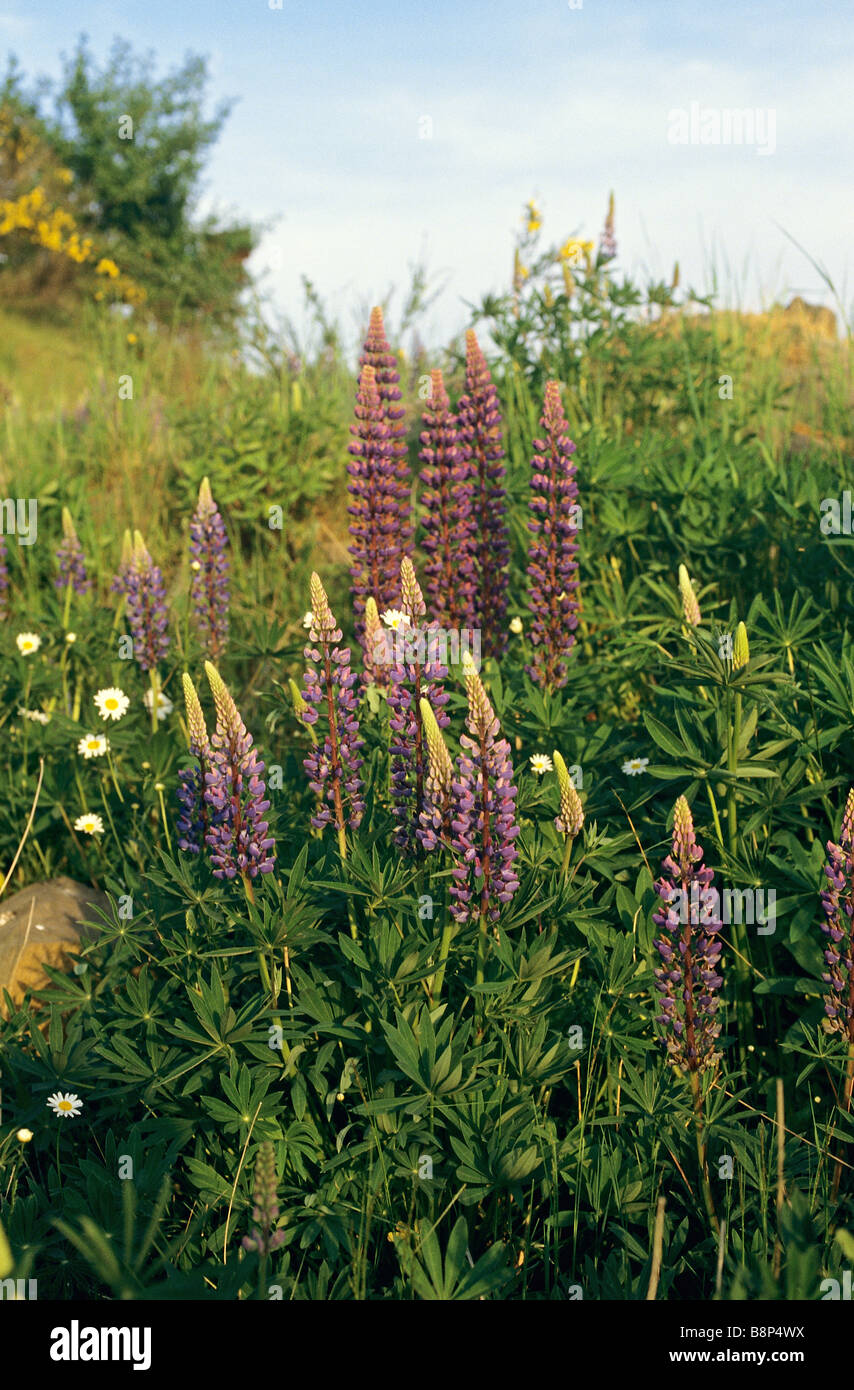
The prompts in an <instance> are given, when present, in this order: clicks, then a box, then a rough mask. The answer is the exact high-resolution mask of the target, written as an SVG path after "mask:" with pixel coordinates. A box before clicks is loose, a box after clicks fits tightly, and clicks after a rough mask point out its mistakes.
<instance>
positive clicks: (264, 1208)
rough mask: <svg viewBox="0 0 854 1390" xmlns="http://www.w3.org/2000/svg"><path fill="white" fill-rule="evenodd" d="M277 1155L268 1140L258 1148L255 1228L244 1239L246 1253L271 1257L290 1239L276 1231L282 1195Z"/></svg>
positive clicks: (253, 1211)
mask: <svg viewBox="0 0 854 1390" xmlns="http://www.w3.org/2000/svg"><path fill="white" fill-rule="evenodd" d="M276 1186H277V1185H276V1154H275V1150H274V1148H273V1145H272V1143H271V1142H270V1140H269V1139H265V1140H264V1142H263V1143H262V1144H259V1146H258V1156H257V1158H256V1159H255V1187H254V1190H253V1193H252V1196H253V1198H254V1203H255V1205H254V1207H253V1210H252V1220H253V1221H254V1222H255V1225H254V1226H253V1228H252V1234H251V1235H248V1236H244V1237H243V1240H242V1241H241V1244H242V1246H243V1249H244V1250H247V1251H253V1252H257V1253H258V1254H259V1255H269V1254H270V1253H271V1252H272V1251H273V1250H278V1248H279V1246H280V1245H281V1244H282V1243H283V1241H284V1240H285V1239H286V1238H287V1232H286V1231H284V1230H277V1229H276V1222H277V1221H278V1219H279V1194H278V1192H277V1190H276Z"/></svg>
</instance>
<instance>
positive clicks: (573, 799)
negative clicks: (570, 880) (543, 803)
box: [552, 749, 584, 876]
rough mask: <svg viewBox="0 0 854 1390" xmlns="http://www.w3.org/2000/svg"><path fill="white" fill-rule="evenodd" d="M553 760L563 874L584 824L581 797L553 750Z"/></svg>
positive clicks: (556, 823)
mask: <svg viewBox="0 0 854 1390" xmlns="http://www.w3.org/2000/svg"><path fill="white" fill-rule="evenodd" d="M552 756H553V759H554V767H555V772H556V773H557V784H558V790H559V792H560V814H559V815H558V816H557V817H556V818H555V826H556V827H557V829H558V830H559V831H560V833H561V835H563V836H565V841H566V842H565V846H564V854H563V873H564V876H566V871H567V869H568V867H569V856H570V854H571V853H572V842H573V840H574V839H575V837H576V835H578V834H580V832H581V827H582V826H583V824H584V809H583V807H582V805H581V797H580V796H579V795H578V792H577V790H576V787H575V783H574V782H573V780H572V778H571V777H570V775H569V769H568V768H567V766H566V763H565V762H564V760H563V756H562V754H560V753H559V752H558V751H557V749H555V751H554V754H553V755H552Z"/></svg>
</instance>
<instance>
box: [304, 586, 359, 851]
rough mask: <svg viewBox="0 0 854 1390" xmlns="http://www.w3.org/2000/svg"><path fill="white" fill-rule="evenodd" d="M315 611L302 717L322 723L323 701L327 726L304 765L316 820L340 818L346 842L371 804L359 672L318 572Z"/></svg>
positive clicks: (313, 598) (306, 721)
mask: <svg viewBox="0 0 854 1390" xmlns="http://www.w3.org/2000/svg"><path fill="white" fill-rule="evenodd" d="M311 615H312V621H311V627H310V629H309V634H308V635H309V645H308V646H307V647H306V648H305V659H306V661H307V662H309V663H310V665H309V667H308V670H307V671H306V673H305V689H304V690H303V692H302V696H303V699H304V700H305V702H306V704H307V705H308V706H309V708H308V709H307V710H304V711H301V712H300V714H299V718H300V719H301V720H302V722H303V723H304V724H307V725H309V726H311V725H314V724H316V723H317V720H318V716H319V714H320V709H319V708H318V706H321V705H322V706H323V707H324V710H323V712H324V723H325V725H326V727H325V730H323V729H321V730H320V733H319V734H318V739H317V743H316V744H315V746H314V747H313V748H312V750H311V753H310V755H309V756H308V757H307V758H306V759H305V760H304V762H303V767H304V768H305V770H306V772H307V773H308V776H309V786H310V787H311V789H312V791H314V792H316V793H317V795H318V797H319V798H320V805H319V807H318V810H317V812H316V814H315V815H314V816H312V819H311V823H312V825H314V826H316V827H317V828H318V829H319V828H320V827H322V826H324V825H328V824H330V822H332V823H334V825H335V828H336V830H337V832H338V835H339V842H340V841H341V837H343V835H344V829H345V825H350V826H351V827H352V828H353V829H354V830H355V829H356V828H357V827H358V825H359V823H360V821H361V819H362V815H363V813H364V810H365V803H364V799H363V789H362V779H361V777H360V775H359V769H360V767H361V766H362V759H361V758H360V757H359V750H360V749H361V748H362V746H363V740H362V739H361V738H360V737H359V718H358V714H357V709H358V701H357V698H356V692H355V690H354V686H355V684H356V676H355V674H354V673H353V671H352V670H351V669H350V648H349V647H339V646H338V643H339V642H340V641H341V629H340V628H339V627H338V625H337V623H336V622H335V618H334V617H333V615H332V610H331V609H330V607H329V600H328V599H327V597H326V591H325V590H324V588H323V585H322V584H321V582H320V576H319V575H317V574H312V576H311ZM318 666H319V667H320V670H319V671H318V670H317V669H316V667H318ZM321 734H322V735H323V736H322V738H321V736H320V735H321Z"/></svg>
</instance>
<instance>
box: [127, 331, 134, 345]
mask: <svg viewBox="0 0 854 1390" xmlns="http://www.w3.org/2000/svg"><path fill="white" fill-rule="evenodd" d="M128 342H129V343H135V342H136V334H135V333H128Z"/></svg>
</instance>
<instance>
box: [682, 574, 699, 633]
mask: <svg viewBox="0 0 854 1390" xmlns="http://www.w3.org/2000/svg"><path fill="white" fill-rule="evenodd" d="M679 596H680V598H681V599H682V612H683V614H684V617H685V621H686V623H688V624H690V626H691V627H699V625H700V622H701V617H700V605H699V604H698V602H697V595H696V594H695V593H694V586H693V584H692V583H691V580H690V578H689V576H688V571H687V569H686V568H685V566H684V565H680V566H679Z"/></svg>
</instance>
